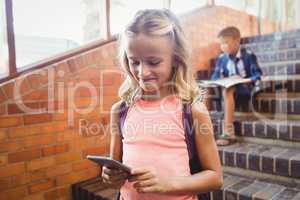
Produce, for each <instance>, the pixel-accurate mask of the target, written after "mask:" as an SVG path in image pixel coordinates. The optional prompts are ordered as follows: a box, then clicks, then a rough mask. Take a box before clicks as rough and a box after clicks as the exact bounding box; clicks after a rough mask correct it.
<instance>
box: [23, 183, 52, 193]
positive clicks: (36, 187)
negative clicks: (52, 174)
mask: <svg viewBox="0 0 300 200" xmlns="http://www.w3.org/2000/svg"><path fill="white" fill-rule="evenodd" d="M54 186H55V182H54V181H53V180H47V181H43V182H41V183H37V184H33V185H30V186H29V193H31V194H32V193H36V192H40V191H44V190H48V189H50V188H53V187H54Z"/></svg>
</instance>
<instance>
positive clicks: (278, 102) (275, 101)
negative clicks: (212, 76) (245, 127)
mask: <svg viewBox="0 0 300 200" xmlns="http://www.w3.org/2000/svg"><path fill="white" fill-rule="evenodd" d="M209 110H210V111H222V107H221V106H220V103H219V102H218V101H216V100H211V106H210V109H209ZM235 112H239V113H244V112H245V113H249V112H250V113H255V114H256V115H258V114H259V116H261V115H266V114H271V116H272V118H276V117H277V116H278V117H287V118H289V117H290V116H288V115H294V116H297V115H300V98H283V97H280V98H271V97H268V98H265V97H264V98H263V97H260V98H258V99H255V100H254V101H253V105H251V104H250V102H249V103H248V102H245V103H244V104H242V105H240V106H236V109H235ZM299 117H300V116H299Z"/></svg>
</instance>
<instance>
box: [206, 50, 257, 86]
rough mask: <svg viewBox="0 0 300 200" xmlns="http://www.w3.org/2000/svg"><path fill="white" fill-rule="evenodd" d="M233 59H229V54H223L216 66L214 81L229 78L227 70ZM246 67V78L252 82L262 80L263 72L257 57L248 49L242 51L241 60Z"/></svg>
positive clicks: (212, 77)
mask: <svg viewBox="0 0 300 200" xmlns="http://www.w3.org/2000/svg"><path fill="white" fill-rule="evenodd" d="M231 59H232V58H230V57H229V55H228V54H224V53H223V54H221V55H220V56H219V57H218V59H217V61H216V65H215V69H214V72H213V74H212V76H211V79H212V80H217V79H220V78H223V77H224V78H225V77H229V70H228V68H227V64H228V62H230V60H231ZM239 59H241V60H242V62H243V65H244V70H245V72H246V76H245V77H244V78H251V80H252V81H256V80H260V77H261V75H262V71H261V69H260V67H259V65H258V63H257V58H256V56H255V55H254V54H253V53H252V52H250V51H249V50H246V49H240V58H239Z"/></svg>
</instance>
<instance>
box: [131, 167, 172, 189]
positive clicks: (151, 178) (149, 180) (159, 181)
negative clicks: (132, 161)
mask: <svg viewBox="0 0 300 200" xmlns="http://www.w3.org/2000/svg"><path fill="white" fill-rule="evenodd" d="M128 180H129V182H136V183H134V184H133V187H134V188H135V189H136V190H137V192H140V193H149V192H155V193H167V192H170V191H171V190H172V183H171V180H170V179H168V178H166V177H161V176H159V175H158V174H157V172H156V170H153V169H149V168H138V169H134V170H132V172H131V177H130V178H129V179H128Z"/></svg>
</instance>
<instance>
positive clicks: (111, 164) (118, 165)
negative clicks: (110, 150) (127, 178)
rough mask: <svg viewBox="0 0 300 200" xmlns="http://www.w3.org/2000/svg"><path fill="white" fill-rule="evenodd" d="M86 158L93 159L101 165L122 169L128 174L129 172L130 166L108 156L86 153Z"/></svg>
mask: <svg viewBox="0 0 300 200" xmlns="http://www.w3.org/2000/svg"><path fill="white" fill-rule="evenodd" d="M87 159H89V160H91V161H94V162H95V163H97V164H99V165H102V166H106V167H110V168H114V169H120V170H123V171H125V172H127V173H129V174H130V172H131V168H130V167H128V166H126V165H124V164H123V163H121V162H119V161H117V160H114V159H111V158H109V157H104V156H91V155H88V156H87Z"/></svg>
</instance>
